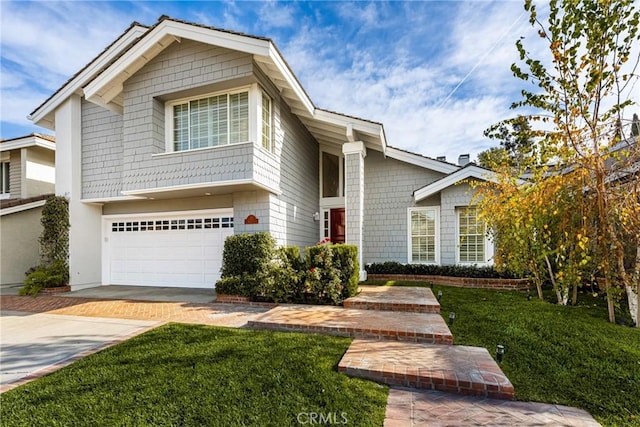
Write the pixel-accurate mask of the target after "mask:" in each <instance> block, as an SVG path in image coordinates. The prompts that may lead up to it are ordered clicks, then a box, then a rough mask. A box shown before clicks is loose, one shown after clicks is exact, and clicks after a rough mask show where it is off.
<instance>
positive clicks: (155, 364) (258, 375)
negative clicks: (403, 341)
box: [0, 324, 388, 426]
mask: <svg viewBox="0 0 640 427" xmlns="http://www.w3.org/2000/svg"><path fill="white" fill-rule="evenodd" d="M350 342H351V340H350V339H348V338H339V337H329V336H320V335H309V334H296V333H274V332H266V331H251V330H236V329H227V328H216V327H210V326H194V325H180V324H169V325H165V326H162V327H160V328H157V329H154V330H152V331H149V332H147V333H145V334H143V335H140V336H138V337H136V338H133V339H131V340H128V341H126V342H124V343H122V344H119V345H117V346H114V347H111V348H108V349H106V350H103V351H101V352H99V353H96V354H94V355H91V356H89V357H86V358H84V359H82V360H80V361H78V362H76V363H74V364H72V365H70V366H68V367H66V368H64V369H61V370H60V371H57V372H54V373H52V374H50V375H47V376H45V377H43V378H41V379H39V380H36V381H33V382H31V383H28V384H26V385H24V386H22V387H18V388H16V389H14V390H11V391H9V392H6V393H3V394H2V396H1V405H0V419H1V420H2V425H3V426H14V425H29V426H37V425H46V426H56V425H59V426H72V425H92V426H94V425H95V426H112V425H154V426H162V425H172V426H179V425H184V426H200V425H215V426H249V425H257V426H267V425H277V426H286V425H297V424H298V419H297V417H298V414H300V413H311V412H315V413H318V414H324V416H325V419H326V417H327V416H333V417H334V418H333V419H334V420H338V421H340V422H341V421H342V420H343V416H344V418H346V419H347V420H348V422H349V425H382V423H383V420H384V414H385V406H386V399H387V393H388V389H387V387H383V386H380V385H378V384H375V383H372V382H369V381H364V380H358V379H352V378H348V377H347V376H345V375H342V374H339V373H338V372H337V365H338V362H339V361H340V358H341V357H342V355H343V354H344V352H345V351H346V349H347V347H348V346H349V344H350ZM328 414H333V415H328ZM308 419H309V418H308V417H307V415H302V416H301V418H300V420H302V421H308Z"/></svg>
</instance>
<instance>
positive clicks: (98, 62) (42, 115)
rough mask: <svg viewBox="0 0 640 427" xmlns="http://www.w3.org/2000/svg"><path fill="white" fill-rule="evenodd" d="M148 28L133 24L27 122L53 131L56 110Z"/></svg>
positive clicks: (42, 105)
mask: <svg viewBox="0 0 640 427" xmlns="http://www.w3.org/2000/svg"><path fill="white" fill-rule="evenodd" d="M147 29H148V27H146V26H144V25H141V24H139V23H138V22H133V23H132V24H131V25H130V26H129V28H127V29H126V30H125V32H124V33H122V34H121V35H120V36H119V37H118V38H117V39H115V40H114V41H113V43H111V44H110V45H109V46H107V47H106V48H105V49H104V50H103V51H102V52H101V53H100V54H98V56H96V57H95V58H93V59H92V60H91V62H89V63H88V64H87V65H85V66H84V67H82V68H81V69H80V70H79V71H78V72H77V73H76V74H74V75H73V76H72V77H71V78H70V79H69V80H67V81H66V82H65V83H64V84H63V85H62V86H61V87H60V88H59V89H58V90H57V91H55V92H54V93H53V94H52V95H51V96H50V97H49V98H47V99H46V100H45V101H44V102H43V103H42V104H40V105H39V106H38V107H37V108H36V109H35V110H33V111H32V112H31V114H29V116H28V118H29V120H32V121H33V122H34V123H35V124H36V125H38V126H42V127H44V128H47V129H50V130H55V110H56V108H57V107H58V106H59V105H60V104H61V103H62V102H64V101H65V100H66V99H67V98H69V97H70V96H71V95H73V94H77V95H82V86H84V85H85V84H86V83H87V81H89V80H90V79H92V78H93V77H94V76H95V75H96V74H98V73H99V72H100V71H101V70H102V69H103V68H104V67H105V66H106V65H108V64H109V63H110V62H111V61H112V60H113V58H114V57H116V56H117V55H118V54H119V52H120V51H121V50H122V49H124V48H126V47H128V46H130V45H131V44H132V43H134V42H135V41H136V40H137V39H138V38H139V37H140V36H141V35H142V34H144V33H145V31H147Z"/></svg>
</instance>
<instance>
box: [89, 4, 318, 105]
mask: <svg viewBox="0 0 640 427" xmlns="http://www.w3.org/2000/svg"><path fill="white" fill-rule="evenodd" d="M160 19H161V20H160V21H159V22H158V23H157V24H156V25H154V26H153V27H151V28H150V29H149V30H148V31H147V32H146V33H145V34H144V35H143V36H142V37H140V38H139V39H138V40H137V41H136V42H135V43H133V44H131V45H130V46H128V47H127V49H126V50H125V51H123V52H122V54H121V55H120V56H119V57H118V58H117V59H115V60H114V61H113V62H112V63H111V64H109V65H108V66H107V67H106V68H104V69H103V70H102V71H101V72H100V73H99V74H98V75H96V76H95V78H93V79H92V80H91V81H90V82H89V83H88V84H86V85H85V87H84V88H83V89H84V93H85V97H86V98H87V99H88V100H90V101H92V102H96V103H98V104H105V105H107V104H109V103H110V102H111V101H112V100H113V98H114V97H115V95H116V94H117V93H119V90H118V85H119V84H121V83H119V82H118V79H120V78H121V77H120V75H121V73H122V72H123V71H125V70H126V69H127V68H129V67H132V66H133V67H136V66H139V67H142V66H144V64H146V62H148V61H149V60H151V59H152V58H153V57H155V56H156V55H157V54H158V53H159V52H160V51H162V50H164V49H165V48H166V47H168V46H169V45H170V44H171V41H169V40H166V41H165V40H164V39H165V38H167V37H174V38H175V40H180V39H181V38H186V39H189V40H194V41H197V42H201V43H207V44H214V40H211V38H212V37H216V39H217V40H215V44H217V45H219V46H222V47H225V48H228V49H233V50H236V51H240V52H245V53H248V54H250V55H254V56H257V57H260V58H261V59H263V60H267V61H269V62H270V63H272V64H273V65H274V66H275V67H276V68H277V69H278V71H279V72H280V73H281V74H282V77H283V78H284V80H285V81H286V83H287V84H288V85H289V86H290V87H291V89H292V90H293V91H294V93H295V94H296V96H297V97H298V99H299V100H300V102H301V103H302V104H303V105H304V107H305V108H306V110H307V111H308V112H309V114H313V112H314V109H315V106H314V105H313V102H311V99H310V98H309V96H308V95H307V93H306V92H305V91H304V89H303V88H302V85H301V84H300V82H299V81H298V79H297V78H296V77H295V75H294V73H293V71H292V70H291V68H290V67H289V65H288V64H287V62H286V61H285V60H284V58H283V57H282V55H281V54H280V51H279V50H278V49H277V48H276V46H275V44H274V43H273V41H272V40H271V39H268V38H264V37H257V36H250V35H246V34H242V33H236V32H232V31H227V30H222V29H219V28H215V27H207V26H204V25H199V24H194V23H191V22H187V21H181V20H177V19H173V18H169V17H166V16H163V17H161V18H160ZM211 32H214V34H212V33H211ZM166 42H168V43H166ZM152 50H157V52H155V54H154V53H152V54H151V55H147V57H145V54H146V53H148V52H150V51H152ZM141 57H145V61H143V62H140V63H138V64H136V63H137V62H138V61H139V60H140V58H141ZM136 71H137V70H136ZM134 72H135V71H134ZM111 85H113V86H114V88H115V89H110V90H108V91H106V93H104V94H101V93H99V92H100V91H101V90H103V89H105V88H108V87H109V86H111Z"/></svg>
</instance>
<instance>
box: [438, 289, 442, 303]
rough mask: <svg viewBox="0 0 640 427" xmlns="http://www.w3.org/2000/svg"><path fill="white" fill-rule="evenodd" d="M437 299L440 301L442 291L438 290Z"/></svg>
mask: <svg viewBox="0 0 640 427" xmlns="http://www.w3.org/2000/svg"><path fill="white" fill-rule="evenodd" d="M437 298H438V301H440V300H441V299H442V291H438V297H437Z"/></svg>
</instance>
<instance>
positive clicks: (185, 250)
mask: <svg viewBox="0 0 640 427" xmlns="http://www.w3.org/2000/svg"><path fill="white" fill-rule="evenodd" d="M30 118H31V119H32V120H33V121H34V122H35V123H36V124H37V125H40V126H43V127H45V128H47V129H51V130H55V132H56V141H57V147H58V150H57V156H58V161H59V163H58V164H59V167H58V168H57V169H56V193H57V194H58V195H63V196H66V197H68V198H69V203H70V220H71V224H72V225H71V230H70V233H71V234H70V274H71V284H72V286H73V287H74V288H76V289H77V288H80V287H83V286H96V285H100V284H129V285H157V286H184V287H211V286H213V284H214V283H215V281H216V280H217V278H218V277H219V269H220V266H221V259H222V250H223V243H224V239H225V237H227V236H229V235H230V234H233V233H243V232H257V231H268V232H270V233H271V234H272V235H273V236H274V237H275V238H276V239H277V241H278V243H279V244H282V245H298V246H301V247H305V246H310V245H314V244H315V243H316V242H318V241H319V240H322V239H323V238H325V237H329V238H330V239H331V240H333V241H334V242H347V243H351V244H355V245H357V246H358V248H359V249H360V251H359V257H360V265H361V266H364V265H365V264H366V263H372V262H381V261H390V260H393V261H401V262H424V263H441V264H453V263H471V264H486V263H489V262H490V261H491V244H490V242H488V241H487V240H486V238H485V236H484V233H483V228H482V226H481V225H480V224H478V221H477V217H476V213H475V210H474V209H473V207H468V204H469V201H470V199H471V194H470V192H469V191H468V190H469V187H468V185H467V184H466V183H465V180H468V179H486V175H487V174H488V171H486V170H484V169H481V168H479V167H477V166H475V165H466V166H464V167H462V166H460V165H456V164H451V163H447V162H444V161H438V160H434V159H431V158H427V157H424V156H421V155H417V154H414V153H410V152H407V151H403V150H400V149H396V148H393V147H391V146H389V145H388V144H387V139H386V136H385V132H384V128H383V125H382V124H381V123H378V122H373V121H370V120H365V119H361V118H356V117H352V116H348V115H345V114H340V113H336V112H333V111H327V110H323V109H320V108H317V107H316V106H315V105H314V103H313V102H312V100H311V99H310V98H309V96H308V94H307V93H306V92H305V90H304V88H303V87H302V86H301V84H300V82H299V81H298V79H297V78H296V76H295V75H294V73H293V71H292V70H291V68H290V67H289V65H288V64H287V62H286V60H285V59H284V58H283V56H282V54H281V53H280V51H279V50H278V49H277V47H276V46H275V44H274V43H273V41H271V40H270V39H267V38H263V37H255V36H249V35H246V34H241V33H236V32H232V31H226V30H221V29H217V28H212V27H207V26H203V25H198V24H193V23H189V22H184V21H180V20H176V19H172V18H169V17H166V16H162V17H160V19H159V20H158V22H157V23H155V24H154V25H152V26H149V27H147V26H144V25H141V24H139V23H135V22H134V23H133V24H132V25H131V26H130V27H129V28H128V29H127V30H126V31H125V32H124V33H123V34H122V35H121V36H120V37H119V38H118V39H117V40H115V41H114V42H113V43H112V44H111V45H110V46H109V47H107V48H106V49H105V50H104V51H103V52H102V53H101V54H100V55H98V56H97V57H96V58H95V59H94V60H93V61H91V62H90V63H89V64H88V65H87V66H86V67H85V68H83V69H82V70H80V71H79V72H78V73H77V74H76V75H74V76H73V77H72V78H71V79H70V80H69V81H68V82H67V83H66V84H65V85H63V86H62V87H61V88H60V89H59V90H58V91H57V92H56V93H54V94H53V95H52V96H51V97H50V98H49V99H47V100H46V101H45V102H44V103H43V104H42V105H40V106H39V107H38V108H36V110H35V111H34V112H33V113H32V114H31V116H30ZM61 165H63V166H61ZM459 241H463V244H462V245H460V244H459V243H458V242H459ZM361 273H362V274H361V275H362V276H363V277H364V274H365V273H364V271H363V272H361Z"/></svg>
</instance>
